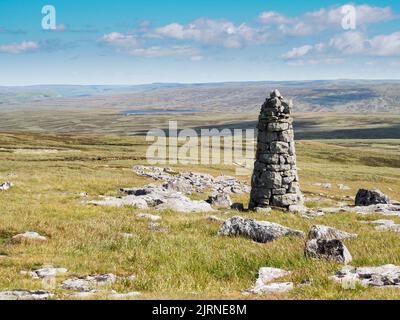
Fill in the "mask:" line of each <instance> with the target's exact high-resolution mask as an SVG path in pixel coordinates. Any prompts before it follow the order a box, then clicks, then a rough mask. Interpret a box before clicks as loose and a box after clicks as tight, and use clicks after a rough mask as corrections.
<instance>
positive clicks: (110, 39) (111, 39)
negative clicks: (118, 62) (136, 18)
mask: <svg viewBox="0 0 400 320" xmlns="http://www.w3.org/2000/svg"><path fill="white" fill-rule="evenodd" d="M102 41H103V42H105V43H107V44H109V45H110V46H113V47H115V48H117V49H119V50H122V51H130V50H132V49H135V48H138V47H139V46H140V42H139V40H138V39H137V38H136V37H135V36H134V35H132V34H123V33H120V32H111V33H109V34H105V35H104V36H103V38H102Z"/></svg>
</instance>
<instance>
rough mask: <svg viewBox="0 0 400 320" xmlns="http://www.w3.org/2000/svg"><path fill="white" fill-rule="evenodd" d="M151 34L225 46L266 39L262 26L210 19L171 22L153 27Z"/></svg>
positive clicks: (254, 42) (261, 41)
mask: <svg viewBox="0 0 400 320" xmlns="http://www.w3.org/2000/svg"><path fill="white" fill-rule="evenodd" d="M152 36H153V37H160V38H171V39H176V40H190V41H195V42H199V43H201V44H207V45H214V46H222V47H225V48H242V47H244V46H246V45H248V44H257V43H263V42H264V41H265V40H266V33H265V32H264V28H261V29H258V28H252V27H250V26H248V25H247V24H245V23H242V24H240V25H235V24H234V23H232V22H230V21H226V20H212V19H198V20H195V21H193V22H191V23H189V24H186V25H183V24H180V23H171V24H169V25H166V26H163V27H160V28H157V29H155V30H154V32H153V34H152Z"/></svg>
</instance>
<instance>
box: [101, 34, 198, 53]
mask: <svg viewBox="0 0 400 320" xmlns="http://www.w3.org/2000/svg"><path fill="white" fill-rule="evenodd" d="M101 42H103V43H106V44H107V45H109V46H111V47H113V48H115V49H116V50H117V51H119V52H122V53H125V54H128V55H131V56H137V57H146V58H157V57H169V56H189V57H195V56H198V55H199V52H198V50H197V49H195V48H193V47H191V46H188V45H170V46H159V45H151V46H150V45H145V44H144V43H143V41H141V40H140V39H139V38H138V37H137V36H135V35H133V34H123V33H119V32H111V33H109V34H105V35H104V36H103V37H102V38H101Z"/></svg>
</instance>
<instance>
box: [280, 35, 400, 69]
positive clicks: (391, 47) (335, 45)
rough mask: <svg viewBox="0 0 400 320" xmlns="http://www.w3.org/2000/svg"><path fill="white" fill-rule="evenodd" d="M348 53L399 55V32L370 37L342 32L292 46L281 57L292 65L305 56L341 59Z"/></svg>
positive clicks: (375, 55)
mask: <svg viewBox="0 0 400 320" xmlns="http://www.w3.org/2000/svg"><path fill="white" fill-rule="evenodd" d="M350 55H359V56H371V57H396V56H397V57H398V56H400V32H394V33H392V34H387V35H378V36H375V37H372V38H368V37H367V36H366V35H365V34H364V33H362V32H357V31H349V32H343V33H341V34H339V35H336V36H334V37H332V38H331V39H330V40H329V41H328V42H327V43H318V44H315V45H304V46H301V47H296V48H293V49H291V50H290V51H288V52H287V53H285V54H283V55H282V57H283V58H284V59H286V60H290V61H291V62H290V63H291V64H292V65H293V64H294V63H295V60H298V59H300V58H305V57H311V56H312V57H317V58H318V57H319V58H320V59H343V57H345V56H350Z"/></svg>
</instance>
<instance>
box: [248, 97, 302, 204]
mask: <svg viewBox="0 0 400 320" xmlns="http://www.w3.org/2000/svg"><path fill="white" fill-rule="evenodd" d="M291 110H292V101H287V100H285V99H284V98H283V97H282V95H281V94H280V92H279V91H278V90H274V91H272V93H271V95H270V98H269V99H267V100H266V101H265V103H264V104H263V106H262V108H261V113H260V116H259V121H258V126H257V128H258V141H257V154H256V162H255V165H254V172H253V176H252V181H251V187H252V189H251V195H250V204H249V208H250V209H251V210H254V208H265V207H270V206H273V207H281V208H285V209H290V207H291V206H296V207H299V206H303V203H304V198H303V196H302V194H301V192H300V185H299V177H298V175H297V167H296V151H295V145H294V133H293V125H292V123H293V119H292V117H291Z"/></svg>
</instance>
